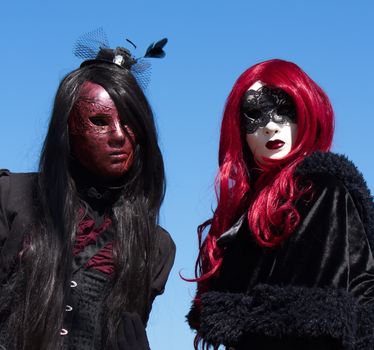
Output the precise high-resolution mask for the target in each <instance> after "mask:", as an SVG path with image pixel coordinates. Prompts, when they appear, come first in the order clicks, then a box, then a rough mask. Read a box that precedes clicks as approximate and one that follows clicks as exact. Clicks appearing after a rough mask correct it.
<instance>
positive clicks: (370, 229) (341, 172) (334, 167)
mask: <svg viewBox="0 0 374 350" xmlns="http://www.w3.org/2000/svg"><path fill="white" fill-rule="evenodd" d="M295 175H297V176H307V177H311V178H313V177H315V176H318V175H325V176H326V175H327V176H328V177H330V179H331V178H332V177H333V178H334V179H335V180H336V181H337V182H340V183H341V184H342V185H344V187H345V188H346V190H347V191H348V192H349V194H350V195H351V197H352V199H353V201H354V203H355V205H356V207H357V210H358V212H359V214H360V216H361V219H362V222H363V225H364V227H365V231H366V233H367V236H368V239H369V241H370V246H371V248H372V250H373V251H374V205H373V197H372V195H371V193H370V190H369V188H368V186H367V184H366V181H365V179H364V177H363V175H362V173H361V172H360V171H359V170H358V169H357V167H356V166H355V165H354V164H353V162H351V161H350V160H349V159H348V158H347V157H346V156H344V155H340V154H335V153H332V152H315V153H313V154H312V155H310V156H309V157H306V158H305V159H304V160H303V161H302V162H301V163H300V164H299V166H298V167H297V169H296V171H295Z"/></svg>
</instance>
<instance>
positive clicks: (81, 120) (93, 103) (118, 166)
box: [68, 81, 135, 181]
mask: <svg viewBox="0 0 374 350" xmlns="http://www.w3.org/2000/svg"><path fill="white" fill-rule="evenodd" d="M68 126H69V135H70V143H71V148H72V153H73V155H74V156H75V157H76V158H77V160H78V161H79V162H80V163H81V164H82V165H83V166H84V167H85V168H86V169H87V170H89V171H90V172H92V174H93V175H95V176H97V177H99V178H102V179H104V180H109V181H111V180H116V179H119V178H120V177H121V176H122V175H124V174H125V173H126V171H127V170H128V169H129V168H130V167H131V165H132V163H133V159H134V144H135V135H134V133H133V131H132V130H131V129H130V128H129V127H128V126H127V125H124V124H123V122H122V121H121V118H120V116H119V115H118V111H117V108H116V106H115V104H114V102H113V100H112V99H111V98H110V96H109V94H108V93H107V91H106V90H105V89H104V88H103V87H102V86H100V85H98V84H95V83H91V82H89V81H86V82H85V83H83V84H82V86H81V89H80V93H79V97H78V100H77V101H76V103H75V104H74V106H73V109H72V111H71V113H70V116H69V120H68Z"/></svg>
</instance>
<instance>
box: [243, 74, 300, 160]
mask: <svg viewBox="0 0 374 350" xmlns="http://www.w3.org/2000/svg"><path fill="white" fill-rule="evenodd" d="M263 86H264V85H263V84H262V83H261V82H260V81H257V82H256V83H254V84H253V85H252V86H251V87H250V88H249V89H248V91H249V90H254V91H258V90H260V89H261V88H262V87H263ZM270 109H271V108H270ZM248 117H251V114H250V113H248ZM265 120H266V119H265ZM278 120H281V122H277V121H278ZM294 120H295V118H294V117H288V116H287V114H286V115H281V116H279V115H277V108H276V106H275V107H274V109H272V116H271V119H270V120H269V121H268V122H267V124H265V125H264V126H259V127H257V128H256V130H255V131H254V132H252V133H247V134H246V141H247V144H248V146H249V148H250V150H251V152H252V154H253V157H254V158H255V160H256V161H258V162H259V163H264V162H265V159H266V158H269V159H281V158H284V157H285V156H287V155H288V154H289V153H290V151H291V149H292V147H293V145H294V143H295V140H296V136H297V124H296V123H295V122H294ZM260 125H261V124H260Z"/></svg>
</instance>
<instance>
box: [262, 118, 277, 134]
mask: <svg viewBox="0 0 374 350" xmlns="http://www.w3.org/2000/svg"><path fill="white" fill-rule="evenodd" d="M263 132H264V133H265V134H266V135H268V136H273V135H275V134H278V133H279V132H280V125H279V124H278V123H275V122H273V121H272V120H271V121H270V122H269V123H267V124H266V125H265V126H264V128H263Z"/></svg>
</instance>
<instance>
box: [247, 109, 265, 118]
mask: <svg viewBox="0 0 374 350" xmlns="http://www.w3.org/2000/svg"><path fill="white" fill-rule="evenodd" d="M246 115H247V116H248V117H249V118H251V119H260V118H261V116H262V112H261V111H260V110H258V109H252V110H251V111H248V112H247V113H246Z"/></svg>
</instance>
